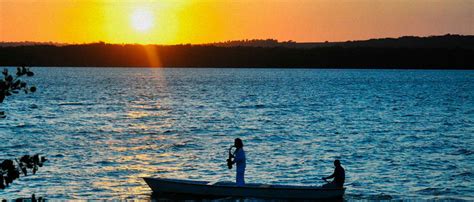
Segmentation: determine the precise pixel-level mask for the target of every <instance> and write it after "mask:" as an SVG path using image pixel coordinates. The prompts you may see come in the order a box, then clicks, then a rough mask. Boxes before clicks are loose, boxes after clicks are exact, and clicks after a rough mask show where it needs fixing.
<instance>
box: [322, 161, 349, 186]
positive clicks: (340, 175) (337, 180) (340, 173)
mask: <svg viewBox="0 0 474 202" xmlns="http://www.w3.org/2000/svg"><path fill="white" fill-rule="evenodd" d="M334 166H335V167H336V168H334V173H333V174H332V175H330V176H328V177H323V180H326V179H331V178H334V180H333V181H332V182H330V183H327V184H325V185H323V188H342V187H343V186H344V181H345V179H346V172H345V171H344V168H343V167H342V166H341V162H340V161H339V160H335V161H334Z"/></svg>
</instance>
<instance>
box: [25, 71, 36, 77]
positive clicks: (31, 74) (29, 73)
mask: <svg viewBox="0 0 474 202" xmlns="http://www.w3.org/2000/svg"><path fill="white" fill-rule="evenodd" d="M34 75H35V73H33V72H26V76H34Z"/></svg>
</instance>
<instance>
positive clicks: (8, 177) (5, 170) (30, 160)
mask: <svg viewBox="0 0 474 202" xmlns="http://www.w3.org/2000/svg"><path fill="white" fill-rule="evenodd" d="M46 161H47V159H46V158H45V157H44V156H41V157H40V155H39V154H35V155H33V156H30V155H24V156H22V157H21V158H20V160H17V159H15V161H13V160H10V159H7V160H4V161H3V162H2V163H1V164H0V189H5V188H6V187H7V186H8V185H9V184H11V183H12V182H13V180H16V179H18V178H20V171H21V172H22V173H23V175H24V176H27V175H28V169H30V170H31V172H32V173H33V175H34V174H36V171H38V168H39V167H43V164H44V162H46Z"/></svg>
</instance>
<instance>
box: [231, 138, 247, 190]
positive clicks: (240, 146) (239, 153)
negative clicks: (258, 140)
mask: <svg viewBox="0 0 474 202" xmlns="http://www.w3.org/2000/svg"><path fill="white" fill-rule="evenodd" d="M234 146H235V148H237V149H236V150H235V152H234V155H233V156H234V160H233V161H232V163H235V164H236V165H237V166H236V167H237V168H236V171H237V175H236V177H235V182H236V184H237V186H244V185H245V180H244V174H245V166H246V163H245V151H244V143H242V140H241V139H240V138H235V140H234Z"/></svg>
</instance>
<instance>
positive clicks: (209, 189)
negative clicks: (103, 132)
mask: <svg viewBox="0 0 474 202" xmlns="http://www.w3.org/2000/svg"><path fill="white" fill-rule="evenodd" d="M144 180H145V182H146V183H147V184H148V186H150V188H151V189H152V190H153V192H155V193H166V194H178V195H179V194H182V195H193V196H199V197H210V198H211V197H212V198H214V197H255V198H278V199H333V198H342V197H343V195H344V191H345V189H326V188H324V189H323V188H321V187H316V186H289V185H264V184H246V185H245V186H241V187H239V186H236V185H235V183H228V182H218V183H209V182H206V181H190V180H175V179H164V178H144Z"/></svg>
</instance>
